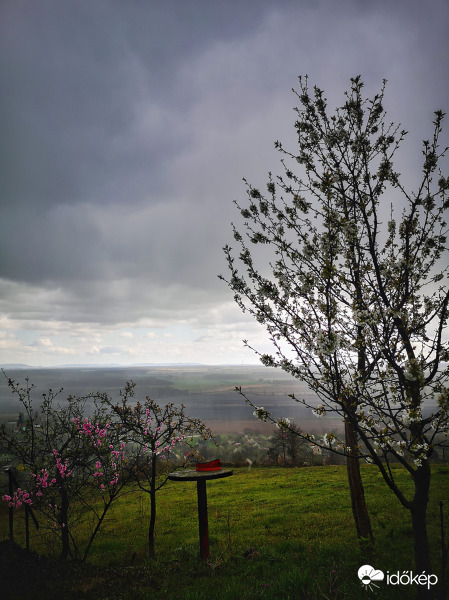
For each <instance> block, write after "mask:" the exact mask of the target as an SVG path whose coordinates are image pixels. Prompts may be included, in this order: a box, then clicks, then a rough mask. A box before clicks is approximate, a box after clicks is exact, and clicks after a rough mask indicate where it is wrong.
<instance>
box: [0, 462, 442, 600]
mask: <svg viewBox="0 0 449 600" xmlns="http://www.w3.org/2000/svg"><path fill="white" fill-rule="evenodd" d="M362 471H363V481H364V485H365V491H366V499H367V504H368V509H369V513H370V516H371V519H372V525H373V529H374V535H375V539H376V545H375V548H374V549H370V548H368V547H367V546H366V545H363V544H362V545H360V544H359V543H358V542H357V540H356V537H355V530H354V524H353V519H352V513H351V508H350V502H349V492H348V487H347V479H346V469H345V467H344V466H342V465H340V466H338V465H333V466H315V467H312V466H311V467H305V468H277V467H272V468H251V469H248V468H239V469H234V472H233V476H232V477H228V478H226V479H222V480H217V481H212V482H209V483H208V486H207V494H208V510H209V535H210V545H211V557H210V560H209V561H208V562H207V563H206V562H204V561H201V560H200V559H199V543H198V518H197V501H196V485H195V484H194V483H189V482H183V483H180V482H168V483H167V485H166V486H165V487H164V488H162V490H161V491H159V492H158V494H157V499H158V517H157V519H158V520H157V532H156V553H157V557H156V559H155V560H149V559H148V558H147V542H146V529H147V523H148V499H147V497H146V496H142V495H141V494H139V493H137V492H135V491H133V490H130V493H129V494H128V495H126V496H124V497H123V498H121V499H120V500H119V501H118V502H117V503H116V504H115V506H114V508H113V510H112V511H111V513H110V515H109V517H108V520H107V523H106V524H105V527H104V529H103V531H102V533H101V535H100V537H99V538H98V539H97V540H96V542H95V544H94V547H93V549H92V553H91V555H90V557H89V564H86V565H82V564H79V563H75V564H73V563H72V565H60V564H59V563H58V561H57V560H54V561H53V560H48V561H47V562H46V563H44V564H42V563H39V564H40V566H39V568H37V567H35V566H34V563H33V561H32V560H31V558H29V559H28V563H27V562H26V559H25V562H24V567H23V568H24V569H25V568H26V570H27V573H28V575H27V577H21V578H20V577H15V576H14V573H13V572H11V571H8V572H5V570H6V568H10V565H9V566H8V567H7V565H6V563H5V564H3V571H4V572H3V573H2V575H3V584H2V585H4V582H5V581H6V580H8V581H10V582H11V580H12V578H14V582H15V583H14V585H12V586H10V588H8V589H9V593H10V596H9V597H10V599H11V600H16V599H17V600H19V599H20V600H25V599H28V598H29V599H31V598H44V597H45V598H46V600H49V599H50V598H53V597H54V598H59V599H64V598H67V599H75V598H76V599H77V600H82V599H86V600H87V599H91V598H92V599H93V598H95V599H96V600H131V599H132V600H143V599H144V598H145V599H146V600H177V599H183V600H185V599H186V600H202V599H206V598H207V599H209V598H214V599H217V600H237V599H239V600H240V599H243V600H246V599H248V600H256V599H259V598H264V599H266V600H283V599H285V600H287V599H298V598H304V599H306V598H307V599H329V600H330V599H332V600H338V599H354V600H358V599H367V598H387V599H389V598H391V599H395V598H402V599H403V598H414V597H415V594H416V588H415V587H414V586H386V585H385V583H384V582H380V583H379V586H380V587H379V589H375V588H373V590H369V589H367V588H365V587H364V586H363V585H362V584H361V582H360V580H359V579H358V577H357V571H358V569H359V567H360V566H362V565H363V564H370V565H373V566H374V567H375V568H376V569H381V570H383V571H384V573H386V572H387V571H389V572H390V573H393V572H396V571H401V572H402V571H404V570H406V571H410V570H412V569H413V549H412V531H411V525H410V519H409V515H408V512H407V511H406V510H405V509H403V508H402V507H401V506H400V504H399V502H398V501H397V500H396V499H395V498H394V497H393V495H392V494H391V492H390V491H389V490H388V488H387V487H386V485H385V483H384V482H383V480H382V478H381V475H380V474H379V473H378V471H377V469H376V468H375V467H374V466H372V465H364V466H363V467H362ZM448 475H449V468H448V467H447V466H446V465H443V464H439V465H433V479H432V489H431V501H430V506H429V518H428V521H429V535H430V539H431V547H432V564H433V571H434V573H436V574H437V575H439V576H440V579H441V529H440V525H441V524H440V513H439V510H440V504H439V503H440V501H443V503H444V504H443V507H444V517H445V524H446V530H447V528H448V523H449V502H448V500H447V499H448V498H449V477H448ZM398 476H399V477H401V478H403V479H404V481H405V476H404V475H401V474H400V472H399V468H398ZM23 522H24V519H23V516H21V515H20V512H19V513H18V514H17V515H16V520H15V527H16V540H17V541H18V542H21V543H22V544H24V531H23ZM78 534H79V535H83V532H82V531H80V532H78ZM7 535H8V517H7V509H6V505H5V504H4V503H2V506H1V507H0V539H5V538H7ZM30 544H31V549H32V550H35V551H38V552H47V554H48V546H47V545H46V543H45V540H44V539H43V538H42V537H39V535H38V534H37V533H36V531H35V530H34V529H33V528H32V529H31V541H30ZM33 556H34V555H33ZM22 558H23V557H22ZM35 560H38V559H37V557H35ZM33 569H34V570H35V571H36V572H37V573H39V577H37V578H36V580H33V577H32V576H31V575H30V574H32V573H33V572H34V571H33ZM22 574H23V571H22ZM33 581H34V582H33ZM27 582H28V583H27ZM30 582H33V584H32V585H31V584H30ZM440 593H441V589H440ZM42 594H45V595H42ZM440 597H441V598H442V597H443V596H440Z"/></svg>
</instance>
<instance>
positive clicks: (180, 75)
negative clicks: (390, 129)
mask: <svg viewBox="0 0 449 600" xmlns="http://www.w3.org/2000/svg"><path fill="white" fill-rule="evenodd" d="M0 10H1V11H2V12H3V17H4V18H3V19H0V22H2V23H3V25H2V26H0V27H1V34H2V35H1V37H0V55H1V56H2V57H3V58H2V59H1V60H2V65H1V68H2V73H3V83H4V85H5V89H6V93H5V94H4V95H3V98H2V101H3V103H4V108H3V111H2V119H3V121H4V127H3V130H4V131H5V132H6V138H5V139H7V144H5V145H4V148H3V153H4V162H3V164H4V167H3V170H4V173H3V174H2V177H1V178H0V187H1V189H0V194H1V195H0V198H1V203H2V218H1V222H0V229H1V235H0V254H1V256H2V261H1V263H0V277H2V278H3V280H4V281H3V285H4V289H5V292H7V293H6V295H5V297H4V302H3V305H2V306H3V312H6V313H8V314H10V315H13V316H14V318H16V319H20V318H21V316H22V318H27V319H34V318H37V317H38V316H39V317H40V318H42V319H47V320H51V319H61V320H64V321H70V320H72V321H74V322H75V321H76V322H104V323H108V324H111V323H114V322H126V321H129V322H133V321H136V320H139V319H144V318H145V317H147V318H152V319H156V320H157V319H160V320H164V319H170V318H171V319H176V318H177V319H180V320H182V319H187V320H189V319H190V320H192V319H195V318H199V317H197V315H198V314H201V313H203V314H206V313H207V311H208V310H210V309H211V307H213V306H214V305H217V304H220V303H223V302H225V301H227V300H230V297H229V295H228V294H227V289H226V287H225V286H224V285H223V284H222V283H221V282H219V281H218V280H217V277H216V275H217V274H218V273H220V272H221V271H223V269H224V268H225V265H224V261H223V257H222V252H221V247H222V246H223V245H224V243H226V242H227V241H230V238H231V234H230V233H231V232H230V226H229V222H230V221H231V220H233V218H234V216H235V211H234V207H233V204H232V200H233V199H234V198H242V197H243V196H244V193H245V192H244V187H243V185H242V182H241V178H242V177H243V176H246V177H247V178H248V179H249V180H250V181H252V182H254V183H255V184H257V185H262V184H263V182H264V181H265V178H266V173H267V171H268V170H273V171H274V172H276V171H277V170H278V169H279V160H278V158H279V157H278V155H277V154H276V153H275V152H274V150H273V142H274V140H275V139H277V138H279V139H282V140H283V141H284V142H285V143H286V144H287V143H288V144H291V145H293V144H294V143H295V134H294V130H293V127H292V124H293V122H294V118H295V117H294V113H293V111H292V110H291V108H292V107H293V106H294V105H295V98H294V96H293V95H292V94H291V92H290V88H291V87H292V86H295V85H296V76H297V75H300V74H304V73H309V74H310V80H311V83H312V84H313V83H315V82H316V83H317V84H318V85H320V86H322V87H323V88H325V90H326V92H328V96H329V101H330V104H331V105H332V104H335V103H339V102H341V101H342V95H341V94H342V92H343V90H344V89H346V88H347V86H348V79H349V77H351V76H353V75H355V74H357V73H361V74H362V76H364V78H365V79H366V83H367V93H369V94H371V93H374V92H375V91H377V90H378V88H379V86H380V84H381V80H382V78H383V77H387V78H388V79H390V84H389V87H388V91H387V106H386V108H387V109H388V111H389V114H390V110H391V116H392V118H393V119H395V120H397V119H399V120H401V121H402V122H403V124H404V126H405V127H406V128H410V129H412V127H413V126H414V125H416V128H417V131H416V132H415V133H414V134H413V135H414V136H415V137H414V138H413V139H415V140H418V141H419V139H422V137H424V136H425V132H426V131H430V127H429V126H428V125H429V123H430V120H431V118H432V110H433V109H436V108H440V107H442V108H443V109H444V108H445V106H447V103H448V87H449V86H448V78H447V58H448V42H447V35H446V32H445V30H444V23H445V19H444V18H443V17H444V15H446V16H447V14H448V8H447V4H446V3H445V2H444V1H440V0H434V1H433V2H428V3H426V4H425V6H424V4H423V3H422V2H417V1H416V2H414V1H407V2H404V1H398V2H394V3H392V2H386V1H376V2H364V3H361V2H358V1H355V0H352V1H349V0H342V2H339V3H338V9H337V8H336V3H335V2H333V1H329V0H328V1H324V0H323V1H321V2H316V1H311V0H310V1H306V0H304V1H303V2H297V1H296V2H295V1H289V2H282V3H274V2H269V1H268V0H267V1H266V2H261V1H259V0H257V1H252V2H245V3H242V2H241V1H237V0H235V1H229V2H215V3H211V2H210V1H208V0H196V1H195V2H188V3H187V2H164V3H162V2H159V1H158V2H156V1H149V2H145V3H140V2H137V1H134V0H130V1H129V2H121V1H118V0H117V1H106V0H104V1H99V2H95V3H80V2H70V1H69V2H65V3H63V4H62V3H59V2H53V1H45V2H42V3H39V6H38V5H37V4H36V3H35V2H31V1H28V2H21V3H9V4H8V6H7V7H6V3H5V4H4V5H3V7H2V9H0ZM446 21H447V19H446ZM426 119H427V122H426ZM414 150H416V148H414ZM415 154H419V151H418V150H416V152H415ZM409 157H410V154H409V153H407V154H406V156H405V157H404V168H405V167H406V164H407V162H408V160H409ZM14 282H18V284H20V285H18V284H17V285H15V284H14Z"/></svg>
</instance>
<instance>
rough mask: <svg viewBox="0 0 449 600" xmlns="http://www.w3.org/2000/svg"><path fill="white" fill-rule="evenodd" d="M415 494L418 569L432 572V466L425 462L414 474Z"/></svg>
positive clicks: (413, 512)
mask: <svg viewBox="0 0 449 600" xmlns="http://www.w3.org/2000/svg"><path fill="white" fill-rule="evenodd" d="M414 479H415V495H414V498H413V501H412V503H411V507H410V513H411V517H412V529H413V549H414V554H415V567H416V571H417V572H419V573H422V572H423V571H425V572H426V573H431V572H432V570H431V569H432V566H431V562H430V551H429V539H428V535H427V519H426V513H427V505H428V503H429V488H430V466H429V463H428V462H427V461H425V462H424V464H423V465H422V467H420V468H419V469H418V470H417V471H416V473H415V476H414Z"/></svg>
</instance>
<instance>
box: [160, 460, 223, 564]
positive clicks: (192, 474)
mask: <svg viewBox="0 0 449 600" xmlns="http://www.w3.org/2000/svg"><path fill="white" fill-rule="evenodd" d="M230 475H232V470H231V469H220V470H219V471H194V470H189V471H175V472H174V473H170V475H169V476H168V478H169V479H171V481H196V489H197V494H198V522H199V532H200V556H201V558H202V560H207V559H208V558H209V556H210V553H209V528H208V521H207V493H206V481H209V480H211V479H222V478H223V477H229V476H230Z"/></svg>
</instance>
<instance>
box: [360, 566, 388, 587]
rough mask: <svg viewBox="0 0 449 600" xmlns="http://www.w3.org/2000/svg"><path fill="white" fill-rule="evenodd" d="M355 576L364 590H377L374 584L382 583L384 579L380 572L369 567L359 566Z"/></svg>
mask: <svg viewBox="0 0 449 600" xmlns="http://www.w3.org/2000/svg"><path fill="white" fill-rule="evenodd" d="M357 575H358V576H359V579H360V581H361V582H362V585H364V586H365V587H366V588H369V589H370V590H372V589H373V586H374V587H377V588H378V587H379V586H378V585H376V584H375V583H374V582H375V581H383V580H384V577H385V575H384V574H383V572H382V571H379V570H376V569H374V567H372V566H371V565H363V566H361V567H360V569H359V570H358V571H357Z"/></svg>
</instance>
